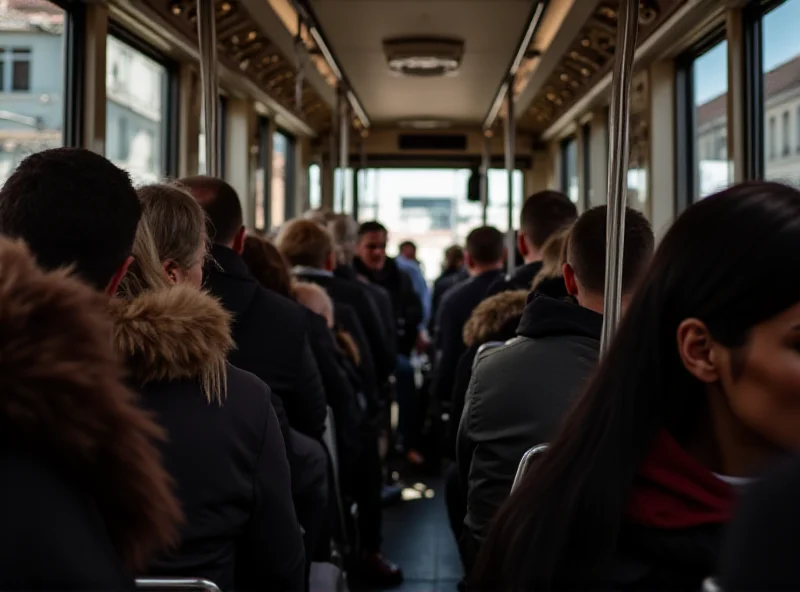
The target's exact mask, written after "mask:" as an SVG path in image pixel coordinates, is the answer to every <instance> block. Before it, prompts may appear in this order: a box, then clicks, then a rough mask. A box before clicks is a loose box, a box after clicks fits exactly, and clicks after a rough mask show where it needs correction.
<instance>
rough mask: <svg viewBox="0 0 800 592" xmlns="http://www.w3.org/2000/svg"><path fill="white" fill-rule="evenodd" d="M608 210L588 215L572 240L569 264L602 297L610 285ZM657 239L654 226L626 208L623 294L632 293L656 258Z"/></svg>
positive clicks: (595, 210)
mask: <svg viewBox="0 0 800 592" xmlns="http://www.w3.org/2000/svg"><path fill="white" fill-rule="evenodd" d="M606 212H607V208H606V206H599V207H596V208H592V209H591V210H588V211H587V212H585V213H584V214H583V215H582V216H581V217H580V218H578V221H577V222H575V225H574V226H573V227H572V232H571V233H570V236H569V243H568V247H567V262H568V263H569V264H570V265H571V266H572V269H573V270H574V271H575V276H576V277H577V279H578V281H579V282H580V283H581V284H582V285H583V286H584V287H585V288H586V289H587V290H589V291H590V292H594V293H598V294H601V293H603V290H604V288H605V281H606ZM654 244H655V238H654V237H653V229H652V227H651V226H650V222H648V221H647V218H645V217H644V215H643V214H642V213H641V212H638V211H636V210H634V209H632V208H625V247H624V254H623V260H622V291H623V292H630V291H631V290H632V289H633V288H634V286H635V285H636V282H637V281H638V280H639V278H640V277H641V275H642V274H643V273H644V271H645V269H646V268H647V266H648V264H649V263H650V258H651V257H652V255H653V246H654Z"/></svg>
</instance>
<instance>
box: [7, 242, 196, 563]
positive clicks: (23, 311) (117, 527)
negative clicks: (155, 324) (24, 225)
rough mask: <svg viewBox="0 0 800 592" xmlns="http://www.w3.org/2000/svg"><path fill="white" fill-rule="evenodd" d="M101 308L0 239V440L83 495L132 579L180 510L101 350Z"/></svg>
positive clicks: (105, 325) (143, 426)
mask: <svg viewBox="0 0 800 592" xmlns="http://www.w3.org/2000/svg"><path fill="white" fill-rule="evenodd" d="M107 300H108V298H107V297H105V296H103V295H102V294H99V293H97V292H96V291H94V290H93V289H91V288H89V287H88V286H85V285H84V284H82V283H81V282H80V281H79V280H77V279H75V278H73V277H71V276H70V273H69V270H60V271H53V272H45V271H42V270H40V269H39V268H37V267H36V265H35V263H34V260H33V258H32V257H31V255H30V254H29V252H28V250H27V248H26V247H25V246H24V245H23V244H22V243H19V242H12V241H9V240H8V239H3V238H0V433H2V434H3V436H4V437H5V438H8V440H9V441H10V442H12V443H14V445H17V444H19V445H22V446H25V447H26V448H30V449H35V450H36V451H37V454H41V455H43V456H45V457H46V459H47V461H48V463H52V464H54V465H55V466H57V467H59V468H60V469H61V470H63V471H64V473H65V474H66V475H68V476H69V478H71V479H73V480H74V482H75V483H76V484H78V485H79V486H80V488H82V489H83V490H85V491H86V492H87V493H88V494H89V495H91V496H92V498H93V500H94V502H95V503H96V505H97V507H98V509H99V510H100V512H101V514H102V516H103V518H104V522H105V526H106V529H107V530H108V533H109V535H110V538H111V540H112V542H113V543H114V545H115V547H116V549H117V551H118V552H119V554H120V557H121V559H122V561H123V563H124V564H125V566H126V567H127V568H128V569H130V570H131V571H133V572H135V571H138V570H141V569H144V568H145V566H146V565H147V562H148V560H149V559H150V557H151V555H152V554H153V553H155V552H158V551H162V550H165V549H167V548H169V547H170V546H172V545H173V544H174V543H175V542H176V541H177V525H178V523H179V521H180V520H181V510H180V506H179V504H178V502H177V500H176V498H175V497H174V495H173V491H172V481H171V478H170V477H169V475H168V474H167V473H166V471H165V470H164V468H163V467H162V464H161V456H160V454H159V452H158V449H157V447H156V446H155V445H154V441H156V440H163V439H164V438H165V434H164V432H163V430H162V429H161V428H160V427H159V426H158V425H157V424H156V423H155V421H154V420H153V419H152V417H151V416H150V414H148V413H146V412H144V411H143V410H141V409H140V408H139V407H138V406H137V405H136V395H135V394H134V393H133V392H132V391H131V390H129V389H128V388H127V387H126V386H125V383H124V376H125V370H124V367H123V364H122V363H121V362H120V360H119V357H118V355H117V354H116V352H115V351H114V350H113V348H111V347H109V343H110V341H111V322H110V320H109V318H108V314H107Z"/></svg>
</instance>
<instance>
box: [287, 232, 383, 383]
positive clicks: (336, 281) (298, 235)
mask: <svg viewBox="0 0 800 592" xmlns="http://www.w3.org/2000/svg"><path fill="white" fill-rule="evenodd" d="M275 246H277V247H278V249H279V250H280V252H281V253H282V254H283V256H284V257H286V259H287V261H289V265H291V266H292V273H293V275H294V276H295V277H297V278H298V279H300V280H302V281H306V282H312V283H314V284H318V285H320V286H322V287H323V288H325V290H326V291H327V292H328V294H330V296H331V298H333V300H334V302H336V304H337V308H338V307H339V306H341V305H345V306H348V307H350V308H352V310H353V311H355V314H356V317H357V318H358V320H359V323H360V324H361V328H362V329H363V332H364V335H365V336H366V338H367V342H366V343H364V344H362V345H363V346H364V349H369V350H370V354H371V357H372V359H373V362H374V367H375V376H376V378H377V381H378V383H379V384H380V383H383V382H385V381H386V380H388V378H389V376H390V375H391V374H392V372H393V371H394V367H395V363H396V360H395V359H393V358H392V353H393V349H394V348H390V347H388V346H387V338H386V332H385V331H384V330H383V328H382V326H381V325H382V323H381V316H380V312H378V307H377V305H376V304H375V301H374V299H373V298H372V296H371V294H370V292H369V289H368V288H367V285H366V284H364V283H362V282H358V281H350V280H344V279H341V278H338V277H336V276H335V275H334V274H333V270H334V269H335V268H336V258H335V254H334V250H333V239H332V238H331V235H330V233H329V232H328V231H327V229H326V228H325V227H323V226H320V225H319V224H318V223H316V222H312V221H311V220H292V221H291V222H288V223H287V224H285V225H284V226H283V228H282V229H281V231H280V233H278V238H277V240H276V241H275ZM348 329H349V330H351V329H350V328H348Z"/></svg>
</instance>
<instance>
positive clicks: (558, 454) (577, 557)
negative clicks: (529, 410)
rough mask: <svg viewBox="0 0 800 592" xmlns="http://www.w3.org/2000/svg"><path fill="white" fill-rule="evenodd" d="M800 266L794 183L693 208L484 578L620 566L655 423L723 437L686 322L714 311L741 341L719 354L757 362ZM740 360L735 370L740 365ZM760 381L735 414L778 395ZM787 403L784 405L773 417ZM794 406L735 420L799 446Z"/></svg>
mask: <svg viewBox="0 0 800 592" xmlns="http://www.w3.org/2000/svg"><path fill="white" fill-rule="evenodd" d="M628 220H629V221H630V220H632V218H631V217H630V216H629V217H628ZM629 223H630V222H629ZM626 226H627V224H626ZM625 240H626V241H627V240H628V238H627V236H626V237H625ZM798 267H800V192H798V191H797V190H796V189H794V188H792V187H788V186H785V185H781V184H778V183H765V182H752V183H743V184H739V185H736V186H733V187H730V188H728V189H726V190H724V191H721V192H720V193H717V194H716V195H713V196H710V197H708V198H706V199H703V200H702V201H700V202H698V203H696V204H694V205H692V206H691V207H689V208H688V209H687V210H686V211H684V212H683V214H681V216H680V217H679V218H678V219H677V220H676V222H675V223H674V224H673V225H672V227H671V228H670V229H669V231H668V232H667V233H666V235H665V236H664V238H663V240H662V241H661V243H660V245H659V247H658V250H657V251H656V253H655V256H654V257H653V259H652V262H651V263H650V265H649V267H648V270H647V273H646V274H645V275H644V276H643V277H642V278H641V281H640V283H639V285H638V286H637V287H636V290H635V291H634V293H633V296H632V299H631V302H630V305H629V306H628V309H627V311H626V313H625V315H624V316H623V318H622V322H621V323H620V325H619V328H618V330H617V333H616V335H615V337H614V339H613V340H612V342H611V344H610V347H609V349H608V351H607V352H606V354H605V356H604V357H603V358H602V359H601V362H600V365H599V367H598V368H597V370H596V371H595V372H594V374H593V375H592V378H591V380H590V382H589V384H588V385H587V387H586V389H585V391H584V392H583V394H582V395H581V396H580V397H579V398H578V400H577V401H576V403H575V405H574V406H573V407H572V409H571V411H570V413H569V414H568V416H567V418H566V420H565V422H564V423H563V424H562V425H563V427H562V429H561V430H560V432H559V433H558V435H557V437H556V438H555V440H554V441H553V442H552V443H551V446H550V448H549V449H548V451H547V452H545V453H544V454H543V455H542V458H541V460H540V461H538V463H537V464H536V465H535V466H534V467H533V468H532V470H531V471H529V473H528V474H527V475H526V477H525V479H524V481H523V482H522V484H521V486H520V487H519V488H518V489H517V490H516V491H515V492H514V493H513V494H512V496H511V497H510V498H509V500H508V501H507V502H506V504H505V505H504V506H503V508H502V509H501V510H500V512H499V513H498V514H497V516H496V517H495V521H494V524H493V527H492V528H491V530H490V532H489V535H488V537H487V538H486V541H485V543H484V545H483V547H482V551H481V557H480V559H479V561H478V568H477V569H476V571H475V582H474V585H475V586H476V587H477V588H478V589H490V588H492V589H507V590H508V589H515V590H521V589H531V588H540V589H556V588H558V589H569V588H574V589H590V588H594V587H596V583H597V582H598V581H601V580H602V579H603V578H604V577H606V576H607V575H608V568H609V565H610V563H611V562H612V561H613V558H614V553H615V551H616V548H617V544H618V541H619V536H620V531H621V528H622V525H623V523H624V521H625V520H626V518H625V517H626V515H627V511H628V500H629V499H630V495H631V490H632V487H633V484H634V477H635V475H636V473H637V471H638V469H639V467H640V466H641V464H642V461H643V459H644V457H645V454H646V452H647V451H648V450H649V449H650V447H651V446H652V444H653V442H654V440H655V438H656V435H657V434H659V433H660V432H661V431H662V430H665V431H666V432H667V433H668V434H670V435H671V436H672V437H673V438H674V439H675V440H676V441H677V442H678V443H685V442H686V441H687V439H689V438H691V437H692V436H693V435H694V434H696V433H697V432H698V431H699V432H701V433H705V434H711V435H712V438H716V436H715V435H714V433H715V432H716V431H717V430H715V429H714V428H713V427H712V426H711V425H710V423H711V421H712V419H713V417H714V416H715V415H717V416H719V414H718V413H716V412H714V410H713V409H712V405H711V404H710V395H709V383H708V382H704V381H702V380H701V379H700V378H699V377H698V376H697V375H696V374H695V373H692V372H690V371H689V369H688V368H687V364H686V363H685V362H684V361H683V358H682V355H683V354H682V350H679V342H678V338H679V335H678V334H679V327H680V326H681V325H682V324H683V323H684V322H685V321H687V320H693V321H696V322H701V323H702V324H703V325H704V326H705V327H706V329H707V336H706V338H705V340H706V342H710V341H713V342H714V343H715V344H716V346H717V347H718V348H726V349H727V350H728V352H727V353H722V352H721V355H720V356H718V357H720V358H721V357H730V360H731V361H732V362H735V361H736V360H737V359H738V360H739V361H742V362H745V363H746V362H747V360H748V356H749V355H750V354H751V353H752V352H750V351H748V342H749V339H750V337H751V334H752V332H753V329H754V327H756V326H757V325H759V324H762V323H765V322H768V321H770V320H772V319H774V318H775V317H776V316H778V315H780V314H781V313H783V312H784V311H787V310H788V309H790V308H792V307H795V306H797V305H798V303H800V277H798V276H797V274H795V273H791V272H789V273H787V271H789V270H794V269H797V268H798ZM775 278H780V282H779V284H776V282H775ZM764 286H771V287H770V288H768V289H764ZM787 330H788V328H787ZM709 347H710V346H709ZM794 355H796V354H794ZM632 364H633V366H632ZM731 367H732V372H733V373H735V372H736V364H735V363H731ZM720 371H721V370H720ZM751 372H752V371H751ZM709 379H710V380H711V378H709ZM730 380H732V381H733V383H736V382H737V377H736V376H734V377H733V378H732V379H728V380H726V379H719V378H718V379H717V380H716V381H715V382H714V383H713V387H712V388H713V389H722V390H724V389H726V388H731V384H730ZM765 380H766V379H765ZM726 383H727V385H726ZM750 392H751V395H750V397H751V399H755V400H750V401H749V402H748V403H744V402H742V401H740V402H739V403H738V404H737V405H733V404H731V402H730V401H728V402H722V401H720V400H719V399H717V402H718V403H720V404H721V405H722V406H725V411H724V413H723V415H725V416H726V417H736V416H737V414H741V413H742V410H743V407H747V406H748V405H752V404H754V405H757V406H758V405H760V406H761V407H760V408H762V409H763V408H764V407H765V406H766V407H772V406H773V405H775V403H774V402H770V403H765V402H763V400H762V401H761V402H759V401H758V398H759V397H760V398H762V399H763V397H764V396H766V395H764V394H762V393H761V389H760V388H758V387H757V386H756V387H750ZM726 396H727V395H724V394H723V397H726ZM775 412H776V408H774V407H772V411H771V413H772V416H771V418H770V420H771V421H772V422H774V421H776V419H775V415H774V414H775ZM786 415H787V416H793V417H788V418H787V419H786V422H784V424H782V425H781V427H782V428H789V427H790V426H791V429H783V430H781V431H780V432H778V431H770V432H769V433H767V431H766V430H765V428H766V427H768V423H769V422H765V425H762V424H759V425H758V426H756V425H755V424H749V425H745V424H743V423H740V424H738V425H735V429H736V430H742V431H743V432H745V433H747V434H748V435H747V436H746V437H747V438H748V441H749V442H751V443H752V442H755V441H759V440H760V439H763V440H764V441H765V442H768V443H769V444H770V447H771V449H772V450H773V451H777V449H787V448H789V447H790V446H787V440H786V439H784V440H783V441H781V439H780V437H779V436H783V437H784V438H786V437H787V436H788V439H789V440H791V444H792V445H793V446H796V443H797V436H796V434H797V429H796V425H794V424H796V421H797V420H796V415H794V414H791V413H789V414H786ZM762 421H763V418H762ZM772 427H774V424H773V426H772ZM759 430H760V431H759ZM712 445H718V443H716V442H713V443H712ZM753 469H754V470H757V468H756V467H753ZM565 491H568V492H570V495H569V496H565V495H564V492H565ZM531 557H536V558H537V561H535V562H534V561H530V558H531ZM593 584H594V585H593Z"/></svg>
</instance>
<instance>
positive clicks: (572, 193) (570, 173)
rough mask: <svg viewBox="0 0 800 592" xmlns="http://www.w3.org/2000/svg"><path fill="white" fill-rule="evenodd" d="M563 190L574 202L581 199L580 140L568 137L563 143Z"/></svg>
mask: <svg viewBox="0 0 800 592" xmlns="http://www.w3.org/2000/svg"><path fill="white" fill-rule="evenodd" d="M561 167H562V169H561V175H562V176H561V190H562V191H563V192H564V193H566V194H567V195H568V196H569V199H570V201H571V202H572V203H574V204H576V203H578V200H579V199H580V177H579V176H578V140H577V139H576V138H575V137H571V138H567V139H566V140H564V141H563V142H562V143H561Z"/></svg>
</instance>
